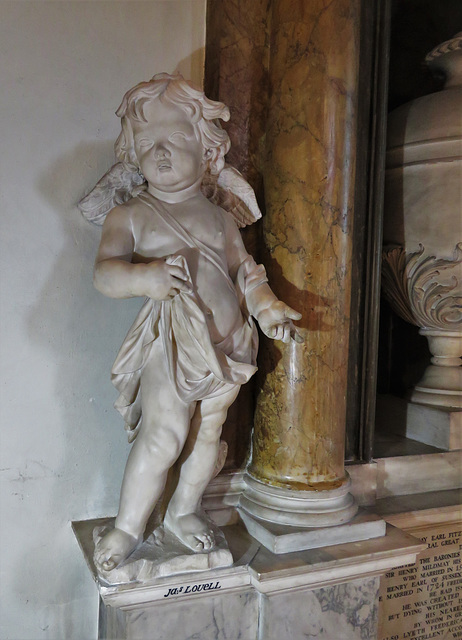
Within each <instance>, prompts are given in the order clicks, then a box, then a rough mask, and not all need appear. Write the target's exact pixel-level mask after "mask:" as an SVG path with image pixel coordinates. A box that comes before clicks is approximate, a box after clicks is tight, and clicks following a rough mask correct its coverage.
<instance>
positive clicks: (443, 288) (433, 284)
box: [382, 243, 462, 331]
mask: <svg viewBox="0 0 462 640" xmlns="http://www.w3.org/2000/svg"><path fill="white" fill-rule="evenodd" d="M424 252H425V247H424V246H423V245H420V250H419V251H416V252H415V253H406V251H405V250H404V248H403V247H396V246H395V247H386V248H385V249H384V251H383V254H382V286H383V291H384V293H385V296H386V298H387V299H388V301H389V302H390V304H391V306H392V308H393V309H394V310H395V311H396V313H397V314H398V315H399V316H401V318H403V319H404V320H406V321H407V322H410V323H412V324H415V325H417V326H418V327H425V328H433V329H440V330H446V331H458V330H460V328H461V323H462V278H461V276H462V269H461V265H462V243H458V244H457V245H456V248H455V250H454V257H453V259H452V260H447V259H443V258H437V257H435V256H424V255H423V254H424Z"/></svg>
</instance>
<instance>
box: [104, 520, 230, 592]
mask: <svg viewBox="0 0 462 640" xmlns="http://www.w3.org/2000/svg"><path fill="white" fill-rule="evenodd" d="M205 517H206V516H205ZM206 519H207V522H208V523H209V527H210V530H211V531H212V532H213V535H214V539H215V546H214V548H213V549H212V550H210V551H208V552H207V551H204V552H202V553H194V552H193V551H192V550H191V549H188V548H187V547H185V546H184V545H182V544H181V542H180V541H179V540H178V538H176V536H174V535H173V534H172V533H170V531H168V530H167V529H165V528H164V526H163V525H160V526H159V527H158V528H157V529H156V530H155V531H154V533H151V534H150V535H149V536H148V538H147V539H146V540H145V541H144V542H143V544H142V545H141V546H140V547H139V548H138V549H136V551H134V553H133V554H132V555H131V556H130V558H129V559H128V560H126V561H125V562H123V563H122V564H121V565H120V566H118V567H116V568H115V569H112V570H110V571H105V570H104V569H102V568H101V567H99V566H98V564H97V563H96V562H95V566H96V568H97V570H98V575H99V578H100V579H101V581H102V582H103V583H104V584H107V585H114V584H126V583H132V582H138V583H140V582H142V583H144V584H146V583H149V582H152V581H153V580H155V579H156V578H162V577H164V576H174V575H177V574H184V573H193V572H199V571H210V570H211V569H219V568H221V567H229V566H231V565H232V564H233V556H232V554H231V552H230V551H229V549H228V544H227V542H226V539H225V537H224V535H223V533H222V532H221V530H220V529H219V528H218V527H217V526H216V525H215V524H214V523H213V521H212V520H211V519H210V518H206ZM112 527H113V519H112V518H111V519H110V520H108V522H107V523H106V524H102V525H98V526H96V527H95V529H94V531H93V540H94V542H95V546H97V544H98V542H99V541H100V540H101V538H102V537H103V536H104V535H105V533H106V532H107V531H108V530H110V529H112Z"/></svg>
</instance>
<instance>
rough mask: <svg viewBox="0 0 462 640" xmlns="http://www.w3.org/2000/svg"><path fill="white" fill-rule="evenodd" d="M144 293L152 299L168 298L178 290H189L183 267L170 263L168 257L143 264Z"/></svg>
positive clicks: (173, 295) (189, 284)
mask: <svg viewBox="0 0 462 640" xmlns="http://www.w3.org/2000/svg"><path fill="white" fill-rule="evenodd" d="M143 275H144V279H145V283H146V291H145V295H147V296H148V297H149V298H152V299H153V300H170V299H171V298H174V297H175V296H176V295H178V294H179V293H180V291H191V289H192V287H191V283H190V281H189V276H188V274H187V273H186V271H185V269H183V267H181V266H179V265H178V264H170V263H169V261H168V258H161V259H158V260H153V261H152V262H149V263H148V264H146V265H145V272H144V274H143Z"/></svg>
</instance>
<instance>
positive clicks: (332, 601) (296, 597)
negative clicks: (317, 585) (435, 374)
mask: <svg viewBox="0 0 462 640" xmlns="http://www.w3.org/2000/svg"><path fill="white" fill-rule="evenodd" d="M378 588H379V578H366V579H365V580H355V581H353V582H350V583H346V584H339V585H335V586H332V587H326V588H322V589H315V590H313V591H308V590H299V591H296V592H294V591H292V592H290V593H281V594H274V595H271V596H269V597H268V596H264V597H263V602H262V617H263V634H262V637H263V638H265V640H282V639H283V638H284V639H285V638H287V639H289V638H290V639H292V640H370V639H371V638H375V637H376V634H377V621H378V606H377V602H378V599H377V594H378Z"/></svg>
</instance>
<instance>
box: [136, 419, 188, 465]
mask: <svg viewBox="0 0 462 640" xmlns="http://www.w3.org/2000/svg"><path fill="white" fill-rule="evenodd" d="M143 426H144V425H143ZM138 437H141V442H142V445H143V446H144V448H145V449H146V450H147V452H148V455H149V456H150V457H151V458H155V459H156V460H158V461H159V462H161V463H162V466H166V467H171V466H172V464H173V463H174V462H175V461H176V460H177V459H178V456H179V455H180V453H181V450H182V448H183V445H184V442H183V440H181V439H180V437H179V436H178V434H176V433H174V432H173V431H171V430H169V429H162V430H161V429H156V430H155V432H153V430H149V429H145V430H144V433H143V429H142V430H141V432H140V434H139V436H138Z"/></svg>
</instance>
